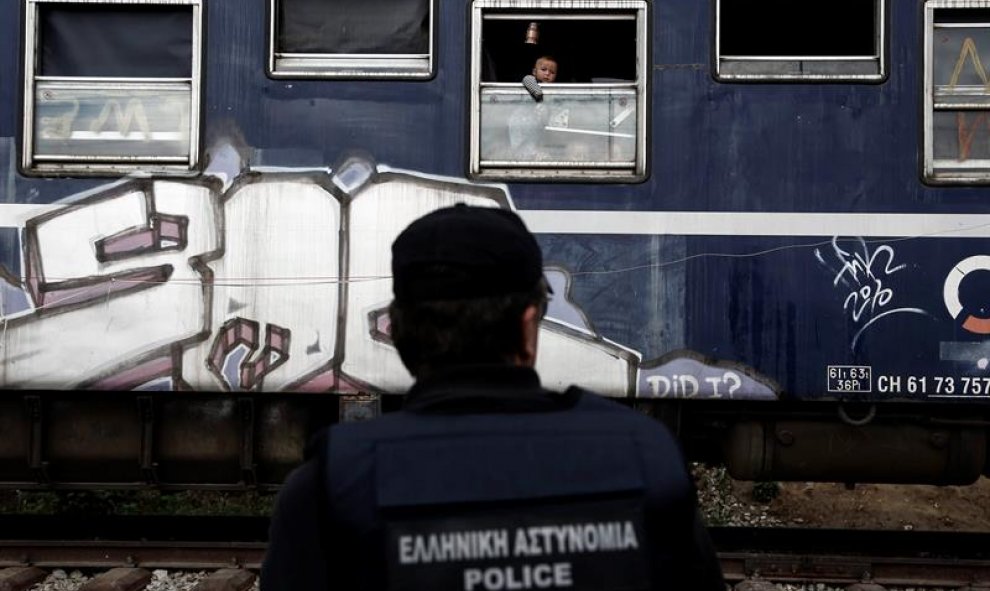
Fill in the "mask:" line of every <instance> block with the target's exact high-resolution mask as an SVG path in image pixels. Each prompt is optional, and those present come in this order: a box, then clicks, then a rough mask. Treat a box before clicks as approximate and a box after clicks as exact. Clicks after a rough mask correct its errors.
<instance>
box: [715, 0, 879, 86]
mask: <svg viewBox="0 0 990 591" xmlns="http://www.w3.org/2000/svg"><path fill="white" fill-rule="evenodd" d="M714 2H715V24H714V28H715V38H714V44H715V47H714V53H713V55H714V59H713V61H714V64H713V66H712V68H713V76H714V78H715V80H717V81H719V82H863V83H877V82H883V81H884V80H886V79H887V71H888V40H887V32H888V26H887V14H888V6H887V4H888V2H889V0H874V2H876V8H875V10H876V17H877V23H878V30H877V31H876V37H875V40H874V41H875V44H874V54H873V55H864V56H801V55H793V56H788V55H780V56H746V55H728V56H726V55H722V49H721V41H722V18H721V9H722V0H714ZM761 69H762V71H761ZM843 69H846V70H847V71H845V72H843V71H842V70H843ZM874 70H875V71H874Z"/></svg>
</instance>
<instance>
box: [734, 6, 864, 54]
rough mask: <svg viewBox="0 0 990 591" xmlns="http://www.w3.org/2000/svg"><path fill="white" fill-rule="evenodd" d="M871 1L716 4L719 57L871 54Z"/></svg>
mask: <svg viewBox="0 0 990 591" xmlns="http://www.w3.org/2000/svg"><path fill="white" fill-rule="evenodd" d="M877 1H883V0H830V1H829V2H802V1H799V0H760V1H759V2H754V1H753V0H719V2H720V6H719V9H720V13H721V18H720V20H721V36H722V38H721V52H722V55H758V56H770V57H773V56H831V55H834V56H846V55H872V54H873V53H874V52H875V51H876V36H877V31H878V23H877V22H876V20H877V19H876V11H877Z"/></svg>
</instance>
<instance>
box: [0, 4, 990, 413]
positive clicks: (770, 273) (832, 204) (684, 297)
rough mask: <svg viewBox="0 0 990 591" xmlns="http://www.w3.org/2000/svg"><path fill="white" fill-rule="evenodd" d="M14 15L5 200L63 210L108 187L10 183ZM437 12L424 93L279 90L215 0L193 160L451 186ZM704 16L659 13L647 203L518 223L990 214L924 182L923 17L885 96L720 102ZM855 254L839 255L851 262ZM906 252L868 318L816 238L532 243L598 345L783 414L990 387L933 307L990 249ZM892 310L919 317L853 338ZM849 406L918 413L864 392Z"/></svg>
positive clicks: (458, 163)
mask: <svg viewBox="0 0 990 591" xmlns="http://www.w3.org/2000/svg"><path fill="white" fill-rule="evenodd" d="M20 4H21V3H18V2H5V3H3V4H2V6H0V191H2V195H0V202H4V203H55V202H57V201H60V200H63V199H65V198H67V197H70V196H72V195H76V194H78V193H80V192H82V191H86V190H88V189H91V188H93V187H97V186H99V185H102V184H104V183H105V182H107V180H108V179H105V178H102V179H51V178H32V177H27V176H23V175H21V174H20V173H18V172H17V171H16V170H15V163H16V161H17V156H18V155H19V150H20V147H19V143H18V142H19V136H20V125H21V123H20V117H21V115H20V110H19V109H20V106H19V105H20V89H21V78H20V70H21V61H22V60H21V49H20V39H21V30H20V29H21V27H22V25H21V22H22V14H21V11H22V8H21V6H20ZM441 5H442V6H441V11H440V14H439V21H438V22H439V26H438V28H437V30H436V36H437V38H438V47H439V52H438V54H437V59H436V75H435V76H434V77H433V78H432V79H431V80H428V81H416V82H403V81H355V80H274V79H271V78H269V77H267V76H266V75H265V62H266V34H267V29H266V23H265V15H266V10H267V2H266V1H265V0H249V1H246V0H207V1H206V9H207V10H206V13H207V18H206V29H207V34H206V44H205V47H206V54H205V55H206V59H205V76H204V87H203V88H204V108H203V129H204V136H203V141H202V146H203V149H204V151H205V154H206V158H205V160H206V161H208V160H209V157H210V154H211V151H212V150H214V149H217V148H219V147H220V146H224V145H226V144H232V145H233V146H234V147H236V148H237V149H238V150H239V151H240V152H241V157H242V158H243V159H244V161H245V164H246V165H248V166H251V167H269V166H275V167H291V168H300V167H325V166H334V165H335V164H336V163H339V162H341V161H342V159H343V158H344V157H346V156H347V155H349V154H352V153H357V152H360V153H364V154H367V155H370V156H371V157H372V158H374V159H375V160H376V161H377V162H380V163H385V164H387V165H388V166H390V167H394V168H401V169H407V170H411V171H417V172H420V173H424V174H429V175H443V176H448V177H455V178H463V177H464V176H465V171H466V169H467V152H468V136H467V130H468V115H469V114H468V112H467V108H468V107H467V105H468V103H469V80H468V76H469V74H468V70H469V68H468V60H469V40H470V38H471V35H472V32H471V30H470V23H469V8H470V6H469V3H467V2H453V1H452V2H447V1H446V0H444V1H443V2H441ZM711 10H712V6H711V2H701V1H699V0H663V1H657V2H654V3H653V4H652V6H651V13H650V14H651V18H652V22H651V27H652V39H651V53H650V55H651V64H650V71H651V80H650V85H651V90H652V99H651V104H650V109H649V113H650V117H651V125H650V131H649V145H648V150H649V172H650V174H649V177H648V178H647V179H646V180H645V181H644V182H642V183H638V184H598V185H596V184H577V183H564V184H553V183H510V184H509V185H508V191H509V193H510V194H511V197H512V199H513V201H514V203H515V205H516V207H517V208H519V209H522V210H528V209H550V210H554V209H560V210H582V211H610V210H615V211H646V212H665V211H729V212H793V213H813V212H844V213H858V214H861V215H863V216H870V215H873V214H878V213H922V214H935V213H954V214H969V213H974V214H975V213H990V207H988V204H987V200H988V199H990V192H988V189H986V188H983V187H972V188H969V187H933V186H926V185H925V184H923V183H922V182H921V181H920V172H919V170H920V164H919V152H920V150H921V138H922V134H921V129H920V126H921V107H920V104H921V101H922V84H921V74H922V73H921V67H922V66H921V64H922V63H923V56H922V47H923V46H922V39H923V31H922V30H921V19H920V10H921V4H920V3H917V2H914V3H912V2H890V6H889V10H890V26H891V31H892V33H891V35H890V64H889V78H888V80H886V81H885V82H884V83H882V84H848V83H840V84H796V83H785V84H728V83H718V82H716V81H714V80H713V78H712V76H711V66H710V64H711V59H712V58H711V52H712V31H711V21H712V15H711ZM988 236H990V232H988ZM0 238H2V240H0V262H2V263H3V264H4V266H5V267H6V268H7V269H8V270H9V271H10V272H12V273H14V274H18V273H19V272H20V271H21V269H20V261H19V258H18V256H19V255H18V252H17V250H16V249H18V248H19V245H18V243H17V240H16V239H14V237H12V236H10V235H8V233H4V234H3V235H0ZM849 238H850V240H844V241H840V242H838V243H837V244H839V245H841V246H843V247H848V249H849V250H848V252H855V251H854V250H853V249H854V247H856V244H857V243H856V242H855V241H853V240H851V238H853V237H849ZM866 238H867V239H868V240H869V239H870V237H868V236H867V237H866ZM905 238H908V239H903V240H902V239H897V238H889V239H881V240H878V241H871V242H869V243H868V245H869V249H870V250H869V251H868V252H870V253H875V252H876V251H877V249H878V248H880V247H882V246H885V245H886V246H889V247H890V248H891V249H892V252H893V253H894V254H893V255H892V261H890V264H888V265H887V266H886V268H883V269H881V268H882V267H883V265H881V264H880V263H878V265H877V266H875V267H872V271H873V272H874V274H875V276H874V277H872V279H878V280H880V281H881V282H882V287H879V288H877V287H874V288H873V289H887V290H890V291H889V292H884V293H885V294H886V293H889V294H890V301H889V303H887V304H885V305H883V306H879V307H876V306H875V307H874V308H872V309H871V310H870V312H869V314H870V315H865V316H863V315H858V320H857V319H854V318H853V315H852V312H851V310H850V305H851V304H850V302H849V298H850V296H849V294H850V293H857V291H856V290H857V289H859V288H861V287H862V285H864V284H863V283H862V282H860V281H858V280H857V281H854V280H853V279H851V278H849V277H848V276H847V277H845V278H843V279H841V280H839V281H836V280H835V278H836V275H837V271H838V270H839V269H841V267H842V259H841V257H839V256H837V254H836V252H835V250H834V249H833V247H832V246H831V245H830V244H829V243H828V237H827V236H824V237H822V238H820V239H819V238H808V237H786V236H783V237H745V238H744V237H736V236H708V237H706V236H677V235H673V236H594V235H578V234H556V235H542V236H541V237H540V240H541V244H542V245H543V247H544V248H545V250H546V253H547V260H548V263H551V264H555V265H559V266H561V267H563V268H564V269H567V270H568V272H569V273H570V274H571V276H572V280H573V285H572V291H571V296H572V297H573V299H574V301H575V303H576V304H577V305H578V306H580V308H581V309H582V310H583V311H584V312H585V313H586V314H587V316H588V320H589V321H590V324H591V326H592V327H593V329H594V330H596V331H597V332H598V333H599V334H600V335H602V336H604V337H605V338H607V339H610V340H612V341H615V342H617V343H620V344H622V345H625V346H627V347H630V348H632V349H634V350H637V351H639V352H640V353H641V354H642V356H643V359H644V361H649V360H652V359H657V358H660V357H661V356H663V355H664V354H666V353H668V352H669V351H671V350H675V349H690V350H693V351H696V352H698V353H700V354H702V355H705V356H708V357H711V358H714V359H719V360H725V361H730V362H733V363H736V364H739V365H740V366H743V367H747V368H750V369H752V370H754V371H755V372H758V373H759V374H761V375H764V376H768V377H769V378H770V379H772V380H774V381H775V382H776V383H777V384H779V386H780V394H781V395H782V396H791V397H799V398H819V397H837V396H844V395H843V394H840V393H836V392H833V393H828V392H826V379H825V374H826V366H829V365H864V366H872V367H873V368H874V372H875V373H884V374H892V375H901V376H907V375H919V376H920V375H928V376H932V377H934V376H939V375H945V376H957V377H960V376H972V375H980V376H982V375H990V374H988V373H987V371H986V364H985V363H984V364H983V365H984V366H983V367H979V366H978V363H980V360H981V359H985V358H984V357H983V356H982V352H981V351H982V350H978V349H979V347H978V345H979V344H980V343H982V342H983V341H984V340H985V338H984V337H982V336H980V335H977V334H974V333H972V332H969V331H966V330H964V329H962V328H961V327H960V322H961V320H956V319H953V318H952V317H951V316H950V315H949V313H948V312H947V310H946V305H945V303H944V301H943V284H944V281H945V278H946V276H947V275H948V274H949V273H950V272H951V271H952V268H953V266H954V265H956V264H957V263H958V262H960V261H961V260H963V259H966V258H967V257H971V256H976V255H981V254H984V253H987V251H988V250H990V241H988V240H986V239H979V238H958V239H946V238H940V239H933V238H911V237H905ZM816 248H817V249H819V251H820V253H821V258H823V259H825V262H824V263H822V262H820V261H819V260H818V257H816V255H815V250H816ZM884 252H885V253H886V251H884ZM712 253H715V254H717V255H718V256H713V255H712ZM865 256H867V257H868V256H869V255H865ZM883 257H884V258H883V259H882V260H883V261H884V262H887V258H886V257H887V255H886V254H884V255H883ZM850 260H851V259H850ZM901 264H903V265H905V267H903V268H901V269H898V270H897V271H894V272H888V271H889V269H890V268H891V267H894V266H898V265H901ZM604 271H608V273H603V272H604ZM864 273H865V271H864ZM976 280H979V278H978V277H975V278H974V279H973V281H976ZM846 282H848V283H846ZM870 285H873V284H870ZM871 293H873V292H871ZM976 293H977V296H973V297H976V299H979V290H976ZM853 299H854V300H858V297H855V296H854V298H853ZM986 300H987V301H988V303H990V296H987V298H986ZM856 303H858V302H854V304H853V307H855V304H856ZM968 304H969V303H968V302H964V305H968ZM972 305H973V306H976V307H977V308H979V307H980V305H977V303H973V304H972ZM895 307H896V308H904V309H910V310H908V311H904V312H901V313H898V314H894V315H890V316H886V317H883V318H880V319H878V320H876V321H875V322H874V323H873V324H872V325H871V326H870V327H869V328H867V329H865V330H862V332H860V331H861V329H862V328H863V325H864V324H865V323H866V322H867V321H868V320H869V319H870V318H872V316H875V315H877V314H880V313H882V312H883V311H886V310H890V309H893V308H895ZM863 314H866V312H863ZM947 343H948V344H949V345H946V344H947ZM953 343H956V344H958V343H962V345H958V346H957V345H953ZM974 343H975V344H976V345H973V344H974ZM960 351H962V352H966V351H969V354H967V355H962V353H960ZM974 351H975V352H974ZM960 355H962V356H963V357H965V359H960V358H959V357H960ZM853 397H861V398H873V397H875V398H879V399H888V398H913V397H918V396H915V395H913V394H909V393H907V392H899V393H897V394H896V395H889V396H888V395H884V394H879V393H877V392H876V390H875V389H874V392H872V393H864V394H855V395H853Z"/></svg>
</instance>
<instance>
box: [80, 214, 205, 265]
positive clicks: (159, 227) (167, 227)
mask: <svg viewBox="0 0 990 591" xmlns="http://www.w3.org/2000/svg"><path fill="white" fill-rule="evenodd" d="M149 226H150V227H149V228H130V229H127V230H124V231H123V232H118V233H117V234H114V235H113V236H108V237H106V238H103V239H101V240H98V241H97V242H96V258H97V260H99V261H100V262H107V261H116V260H121V259H126V258H129V257H135V256H140V255H143V254H147V253H149V252H163V251H167V250H182V249H184V248H185V247H186V228H187V227H188V226H189V219H188V218H187V217H186V216H179V215H169V214H165V213H156V214H154V215H152V216H151V220H150V222H149Z"/></svg>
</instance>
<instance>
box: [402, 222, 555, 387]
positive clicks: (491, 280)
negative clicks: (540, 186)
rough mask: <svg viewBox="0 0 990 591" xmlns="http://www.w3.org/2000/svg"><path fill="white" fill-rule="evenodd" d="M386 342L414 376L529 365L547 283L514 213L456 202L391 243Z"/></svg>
mask: <svg viewBox="0 0 990 591" xmlns="http://www.w3.org/2000/svg"><path fill="white" fill-rule="evenodd" d="M392 285H393V291H394V294H395V299H394V300H393V301H392V305H391V306H390V307H389V315H390V316H391V324H392V340H393V342H394V343H395V346H396V348H397V349H398V350H399V356H400V357H402V362H403V363H404V364H405V366H406V368H407V369H408V370H409V372H410V373H412V375H413V376H415V377H417V378H421V377H424V376H426V375H428V374H430V373H432V372H434V371H436V370H439V369H444V368H448V367H451V366H456V365H469V364H479V363H486V364H488V363H502V364H510V365H525V366H532V365H533V364H534V363H535V361H536V338H537V334H538V332H539V322H540V319H541V318H542V317H543V313H544V312H545V311H546V301H547V291H548V287H547V282H546V279H545V278H544V277H543V255H542V253H541V252H540V246H539V245H538V244H537V243H536V239H535V238H534V237H533V235H532V234H530V233H529V230H527V229H526V226H525V225H523V222H522V220H521V219H520V218H519V216H517V215H516V214H515V213H513V212H511V211H507V210H504V209H495V208H488V207H469V206H466V205H456V206H454V207H448V208H445V209H440V210H437V211H434V212H432V213H429V214H427V215H425V216H423V217H421V218H419V219H418V220H416V221H414V222H413V223H412V224H410V225H409V227H407V228H406V229H405V230H403V232H402V233H401V234H399V237H398V238H396V239H395V242H393V243H392Z"/></svg>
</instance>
